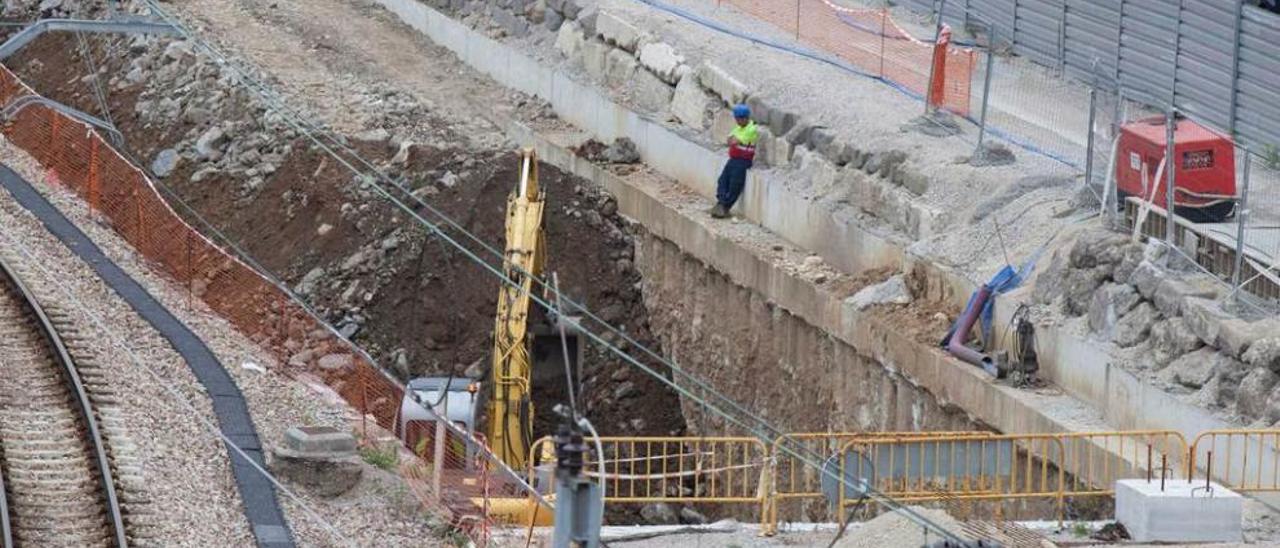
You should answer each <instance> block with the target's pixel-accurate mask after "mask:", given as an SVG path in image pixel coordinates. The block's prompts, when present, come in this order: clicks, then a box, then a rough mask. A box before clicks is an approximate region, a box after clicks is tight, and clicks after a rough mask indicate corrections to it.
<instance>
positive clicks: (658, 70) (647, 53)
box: [640, 42, 684, 86]
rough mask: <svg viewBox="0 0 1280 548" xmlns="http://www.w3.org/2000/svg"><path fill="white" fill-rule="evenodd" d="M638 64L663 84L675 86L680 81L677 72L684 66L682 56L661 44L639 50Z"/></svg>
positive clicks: (647, 45)
mask: <svg viewBox="0 0 1280 548" xmlns="http://www.w3.org/2000/svg"><path fill="white" fill-rule="evenodd" d="M640 64H641V65H642V66H644V68H646V69H649V72H652V73H653V74H654V76H657V77H658V78H659V79H660V80H662V81H663V82H666V83H668V84H671V85H673V86H674V85H676V83H677V82H679V81H680V78H679V77H678V74H677V72H678V71H677V70H676V69H678V68H680V67H681V66H682V65H684V56H682V55H679V54H677V53H676V50H675V48H672V47H671V46H670V45H669V44H666V43H663V42H653V43H649V44H645V45H644V46H643V47H641V48H640Z"/></svg>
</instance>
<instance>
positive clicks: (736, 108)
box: [733, 104, 751, 118]
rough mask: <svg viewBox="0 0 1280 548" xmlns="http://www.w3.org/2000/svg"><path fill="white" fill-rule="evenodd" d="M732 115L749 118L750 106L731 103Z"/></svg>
mask: <svg viewBox="0 0 1280 548" xmlns="http://www.w3.org/2000/svg"><path fill="white" fill-rule="evenodd" d="M733 117H734V118H750V117H751V107H748V106H747V105H743V104H737V105H733Z"/></svg>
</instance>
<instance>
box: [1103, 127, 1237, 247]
mask: <svg viewBox="0 0 1280 548" xmlns="http://www.w3.org/2000/svg"><path fill="white" fill-rule="evenodd" d="M1165 131H1166V129H1165V117H1164V116H1155V117H1152V118H1146V119H1143V120H1138V121H1135V122H1130V123H1128V124H1125V125H1123V126H1121V127H1120V144H1119V148H1118V149H1117V156H1116V187H1117V189H1118V191H1119V194H1120V198H1121V204H1123V203H1124V202H1123V200H1124V198H1127V197H1129V196H1136V197H1139V198H1142V199H1144V200H1150V201H1151V202H1152V203H1153V204H1155V205H1156V206H1158V207H1161V208H1166V206H1165V196H1166V195H1167V194H1166V184H1165V183H1167V182H1168V175H1167V174H1165V173H1160V174H1159V180H1156V175H1157V174H1156V170H1157V168H1158V167H1159V166H1160V161H1161V160H1163V159H1164V155H1165V147H1166V141H1165ZM1173 153H1174V157H1175V158H1177V159H1178V161H1177V162H1176V165H1175V166H1174V167H1175V168H1176V169H1177V170H1178V171H1177V172H1176V173H1174V176H1175V180H1174V182H1173V186H1174V197H1173V199H1174V214H1176V215H1178V216H1179V217H1182V218H1184V219H1187V220H1188V221H1191V222H1193V223H1216V222H1220V221H1222V220H1224V219H1226V218H1228V217H1230V216H1231V215H1232V214H1233V213H1234V212H1235V207H1236V157H1235V149H1234V147H1233V143H1232V142H1231V139H1230V138H1229V137H1225V136H1223V135H1220V134H1218V133H1217V132H1214V131H1212V130H1210V129H1208V128H1206V127H1204V126H1202V125H1200V124H1197V123H1195V122H1193V121H1191V120H1186V119H1182V118H1178V119H1177V126H1175V128H1174V132H1173ZM1144 169H1145V170H1146V172H1147V176H1146V186H1145V187H1144V185H1143V177H1142V172H1143V170H1144ZM1153 191H1154V193H1155V194H1154V196H1153V195H1152V192H1153ZM1166 209H1167V208H1166Z"/></svg>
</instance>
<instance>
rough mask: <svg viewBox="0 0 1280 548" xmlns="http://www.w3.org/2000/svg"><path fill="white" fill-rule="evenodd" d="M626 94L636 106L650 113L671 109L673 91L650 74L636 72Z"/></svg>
mask: <svg viewBox="0 0 1280 548" xmlns="http://www.w3.org/2000/svg"><path fill="white" fill-rule="evenodd" d="M627 93H628V94H629V95H630V96H631V97H632V99H634V100H635V102H636V104H637V105H639V106H640V107H641V108H643V109H645V110H649V111H652V112H666V111H667V109H669V108H671V96H672V94H673V93H675V90H673V89H671V86H669V85H667V83H666V82H663V81H662V80H660V79H658V77H657V76H654V75H653V73H652V72H649V71H647V70H637V71H636V72H635V73H634V74H633V75H632V78H631V85H630V86H628V88H627Z"/></svg>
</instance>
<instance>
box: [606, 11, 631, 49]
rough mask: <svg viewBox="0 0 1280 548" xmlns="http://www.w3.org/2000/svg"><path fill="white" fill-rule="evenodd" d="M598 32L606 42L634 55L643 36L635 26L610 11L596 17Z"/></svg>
mask: <svg viewBox="0 0 1280 548" xmlns="http://www.w3.org/2000/svg"><path fill="white" fill-rule="evenodd" d="M596 32H598V33H599V34H600V37H601V38H603V39H604V41H606V42H608V43H610V44H613V45H615V46H618V47H620V48H622V49H624V50H626V51H628V52H633V53H634V52H635V51H636V43H637V42H639V41H640V36H641V32H640V29H637V28H636V27H635V25H632V24H631V23H628V22H626V21H624V20H622V18H621V17H619V16H618V15H617V14H615V13H612V12H608V11H601V12H600V14H599V16H597V17H596Z"/></svg>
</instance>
